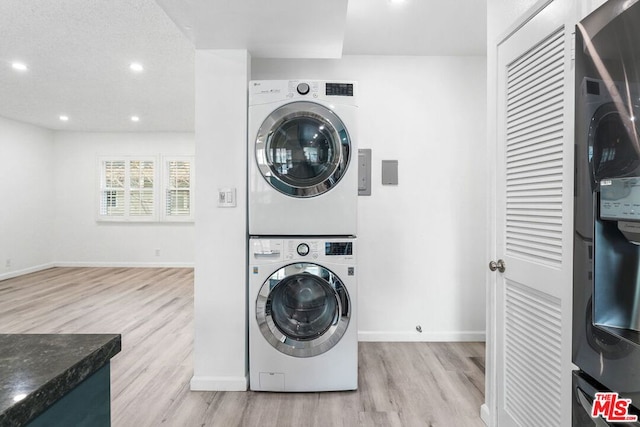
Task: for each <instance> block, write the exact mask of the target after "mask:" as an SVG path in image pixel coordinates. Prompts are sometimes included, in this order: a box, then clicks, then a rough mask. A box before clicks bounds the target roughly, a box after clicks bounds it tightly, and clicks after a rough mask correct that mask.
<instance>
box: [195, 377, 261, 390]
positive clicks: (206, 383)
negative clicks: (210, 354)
mask: <svg viewBox="0 0 640 427" xmlns="http://www.w3.org/2000/svg"><path fill="white" fill-rule="evenodd" d="M248 385H249V379H248V378H247V377H246V376H244V377H202V376H195V375H194V376H193V377H192V378H191V391H247V389H248Z"/></svg>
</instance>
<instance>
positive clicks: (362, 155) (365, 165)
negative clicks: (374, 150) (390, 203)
mask: <svg viewBox="0 0 640 427" xmlns="http://www.w3.org/2000/svg"><path fill="white" fill-rule="evenodd" d="M370 195H371V149H370V148H361V149H359V150H358V196H370Z"/></svg>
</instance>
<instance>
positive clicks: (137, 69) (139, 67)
mask: <svg viewBox="0 0 640 427" xmlns="http://www.w3.org/2000/svg"><path fill="white" fill-rule="evenodd" d="M129 68H130V69H131V71H134V72H136V73H141V72H143V71H144V67H143V66H142V64H141V63H139V62H132V63H131V65H129Z"/></svg>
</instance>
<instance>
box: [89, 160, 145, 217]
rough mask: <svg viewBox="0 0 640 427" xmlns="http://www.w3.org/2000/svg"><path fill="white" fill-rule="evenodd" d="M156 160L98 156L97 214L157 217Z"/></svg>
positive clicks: (101, 215)
mask: <svg viewBox="0 0 640 427" xmlns="http://www.w3.org/2000/svg"><path fill="white" fill-rule="evenodd" d="M156 163H157V162H156V160H155V159H154V158H139V159H136V158H117V159H111V158H101V159H100V161H99V165H100V166H99V169H100V208H99V218H100V219H101V220H106V221H156V220H157V209H156V205H157V202H156V191H157V189H156V181H157V179H156V173H157V171H156Z"/></svg>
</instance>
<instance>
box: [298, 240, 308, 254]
mask: <svg viewBox="0 0 640 427" xmlns="http://www.w3.org/2000/svg"><path fill="white" fill-rule="evenodd" d="M296 250H297V251H298V255H300V256H307V255H308V254H309V245H307V244H306V243H300V244H299V245H298V248H297V249H296Z"/></svg>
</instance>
